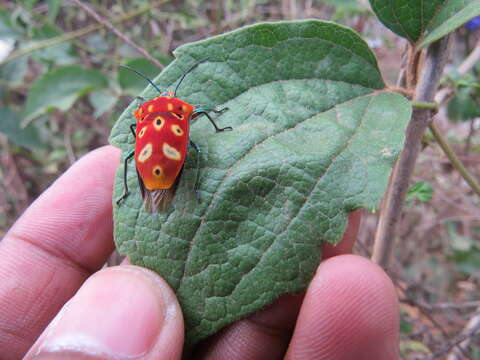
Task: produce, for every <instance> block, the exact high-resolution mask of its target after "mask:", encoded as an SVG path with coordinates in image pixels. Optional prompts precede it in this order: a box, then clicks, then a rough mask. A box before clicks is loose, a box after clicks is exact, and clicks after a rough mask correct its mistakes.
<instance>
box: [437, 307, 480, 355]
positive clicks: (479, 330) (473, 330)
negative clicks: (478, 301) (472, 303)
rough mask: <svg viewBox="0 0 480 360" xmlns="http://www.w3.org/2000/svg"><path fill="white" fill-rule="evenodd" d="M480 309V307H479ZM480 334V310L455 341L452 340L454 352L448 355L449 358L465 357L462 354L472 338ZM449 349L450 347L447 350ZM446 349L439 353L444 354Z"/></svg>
mask: <svg viewBox="0 0 480 360" xmlns="http://www.w3.org/2000/svg"><path fill="white" fill-rule="evenodd" d="M479 311H480V308H479ZM479 335H480V312H478V313H477V314H476V315H475V316H473V317H472V318H471V319H470V321H469V322H468V323H467V325H466V326H465V329H464V330H463V331H462V335H460V336H459V337H458V338H457V339H456V340H455V341H453V342H452V344H450V345H452V346H450V349H451V348H452V347H454V346H455V348H454V349H453V350H452V352H451V353H450V354H449V355H448V357H447V360H461V359H464V357H462V355H463V354H464V352H465V351H466V350H467V348H468V346H469V345H470V343H471V341H472V339H473V338H474V337H476V336H479ZM446 351H448V349H447V350H446ZM446 351H445V349H444V350H443V351H442V352H441V353H439V356H438V357H440V356H442V355H443V354H444V353H445V352H446Z"/></svg>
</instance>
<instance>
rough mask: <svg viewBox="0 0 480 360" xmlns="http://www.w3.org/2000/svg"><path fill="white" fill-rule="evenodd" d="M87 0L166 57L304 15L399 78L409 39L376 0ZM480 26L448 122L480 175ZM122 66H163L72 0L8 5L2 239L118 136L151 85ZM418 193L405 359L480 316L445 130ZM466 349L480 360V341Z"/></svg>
mask: <svg viewBox="0 0 480 360" xmlns="http://www.w3.org/2000/svg"><path fill="white" fill-rule="evenodd" d="M85 3H87V4H88V5H89V6H91V7H92V8H93V9H95V11H96V12H97V13H98V14H99V15H100V16H102V17H103V18H105V19H108V20H109V21H110V22H112V23H113V24H114V25H115V27H116V28H117V29H118V30H119V31H120V32H121V33H122V34H123V35H124V36H125V37H128V38H129V39H131V40H132V41H134V42H135V43H136V44H138V45H139V46H141V47H142V48H144V49H145V50H146V51H147V52H148V53H149V54H150V55H151V56H152V57H154V58H155V59H157V60H158V61H159V62H160V63H161V64H163V65H167V64H168V63H169V62H170V61H171V59H172V50H173V49H175V48H176V47H178V46H179V45H181V44H184V43H187V42H191V41H195V40H199V39H203V38H206V37H208V36H212V35H216V34H219V33H223V32H226V31H229V30H233V29H236V28H238V27H240V26H242V25H245V24H251V23H255V22H259V21H275V20H289V19H300V18H318V19H322V20H332V21H336V22H338V23H342V24H344V25H346V26H349V27H352V28H353V29H355V30H356V31H358V32H359V33H360V34H362V36H363V37H364V38H365V39H366V41H367V42H368V43H369V45H370V46H371V47H372V48H373V50H374V51H375V53H376V55H377V58H378V60H379V63H380V67H381V69H382V72H383V74H384V77H385V79H386V81H387V82H389V83H392V84H394V83H395V81H396V78H397V76H398V73H399V70H400V64H401V59H402V53H403V51H404V50H405V42H404V40H402V39H400V38H398V37H397V36H395V35H394V34H392V33H390V32H389V31H388V30H386V29H385V28H384V27H383V26H382V25H381V24H379V22H378V21H377V20H376V19H375V17H374V16H373V14H372V13H371V12H370V10H369V7H368V2H367V1H366V0H322V1H320V0H301V1H294V0H281V1H267V0H239V1H234V0H199V1H194V0H185V1H180V0H172V1H168V0H163V1H147V0H133V1H121V0H117V1H108V0H97V1H86V2H85ZM479 28H480V19H477V18H475V19H473V20H471V21H470V22H469V23H468V24H467V25H466V26H464V27H462V28H461V29H459V30H457V32H456V33H455V34H454V35H453V36H454V37H455V41H454V50H453V56H452V59H451V63H450V65H449V67H448V71H447V74H446V75H445V77H444V80H443V82H442V86H443V87H447V86H448V87H450V88H453V89H454V92H453V96H452V97H451V98H450V99H449V101H447V102H446V105H445V106H443V107H442V108H441V109H440V111H439V114H438V115H437V119H436V122H437V125H438V126H439V127H440V128H441V130H442V132H443V133H445V134H446V136H447V138H448V140H449V141H450V143H451V144H452V146H453V147H454V149H455V151H456V152H457V154H458V155H459V157H460V158H461V159H462V161H463V162H464V163H465V164H466V166H467V167H468V168H469V170H470V171H471V172H472V173H473V174H474V175H475V176H476V177H477V178H478V177H479V173H480V139H479V136H478V128H479V125H480V122H479V119H478V118H479V117H480V106H479V103H480V82H479V71H480V67H479V66H478V64H477V66H476V67H474V68H473V71H471V72H469V73H468V74H466V75H463V76H459V75H458V74H457V72H456V69H457V68H458V66H459V64H461V63H462V61H464V59H465V58H466V57H467V55H468V54H469V53H470V52H471V51H472V50H473V49H474V47H475V44H477V43H478V42H479V39H480V33H479ZM119 64H126V65H129V66H132V67H134V68H135V69H137V70H139V71H141V72H143V73H144V74H146V75H147V76H149V77H154V76H155V75H156V74H158V72H160V70H161V69H159V68H158V67H157V66H156V65H154V64H152V63H151V62H150V61H148V60H146V59H144V58H143V57H141V55H140V54H139V53H138V52H137V51H136V50H135V49H133V48H132V47H130V46H129V45H127V44H126V43H125V41H124V39H121V38H119V37H118V36H116V35H115V34H113V33H112V31H110V30H108V29H106V28H105V27H104V26H102V25H101V24H99V23H98V22H96V21H95V19H93V18H92V17H91V16H89V15H88V14H87V13H85V12H84V11H83V10H82V9H80V8H78V7H77V6H76V5H75V3H73V2H70V1H66V0H65V1H62V0H43V1H40V0H18V1H13V2H12V1H7V0H0V178H1V179H2V181H1V183H0V186H1V188H0V235H1V236H3V235H4V234H5V232H6V231H7V229H8V228H9V227H10V226H11V224H12V223H13V222H14V221H15V220H16V218H17V217H18V216H19V215H20V214H21V213H22V211H23V210H24V209H25V208H26V207H27V206H28V205H29V204H30V203H31V202H32V201H33V200H34V199H35V198H36V197H37V196H38V195H39V194H40V193H41V192H42V191H43V190H45V188H46V187H48V186H49V185H50V184H51V183H52V182H53V181H54V179H55V178H57V177H58V176H59V174H61V173H62V172H63V171H65V169H66V168H68V167H69V166H70V165H71V164H72V163H73V162H75V161H76V160H77V159H78V158H79V157H80V156H82V155H83V154H85V153H86V152H88V151H90V150H92V149H95V148H97V147H99V146H102V145H106V144H107V138H108V135H109V132H110V128H111V126H112V125H113V123H114V122H115V120H116V119H117V118H118V116H119V115H120V114H121V112H122V111H123V109H124V108H125V107H126V106H127V105H128V104H129V102H130V101H131V100H132V99H133V97H135V96H136V95H137V94H138V93H140V91H141V90H142V89H143V88H145V86H146V83H145V81H144V80H143V79H142V78H140V77H138V76H137V75H135V74H133V73H131V72H129V71H127V70H124V69H121V68H119ZM292 66H295V64H293V63H292ZM440 91H441V90H440ZM85 176H88V174H85ZM406 202H407V205H406V207H405V211H404V214H403V219H402V223H401V228H400V231H399V237H400V238H401V244H402V246H401V247H399V248H398V249H397V250H396V259H395V265H394V270H392V274H391V276H392V278H393V279H394V281H395V282H396V285H397V289H398V292H399V297H400V299H401V304H402V312H401V320H402V321H401V332H402V341H401V350H402V357H403V358H404V359H423V358H428V357H429V356H433V355H435V354H439V353H440V354H441V356H440V357H436V358H443V357H442V356H443V355H444V354H443V353H442V351H443V350H442V349H445V346H446V344H448V342H449V341H450V339H452V338H454V337H455V336H458V334H459V333H460V332H461V331H462V329H463V328H464V327H465V326H466V324H467V323H468V321H470V320H471V319H472V318H474V316H475V314H476V315H477V316H479V315H478V312H479V309H480V294H479V291H478V289H479V283H480V242H479V240H480V212H479V211H478V206H479V199H478V198H477V197H476V196H475V195H474V194H473V193H472V191H471V189H470V188H469V187H468V186H467V185H466V184H465V183H464V181H463V180H462V178H461V177H460V176H459V175H458V173H456V172H455V171H454V170H453V168H452V166H451V165H450V163H449V162H448V159H446V157H445V156H444V155H443V153H442V152H441V151H440V149H439V148H438V146H437V145H436V144H435V143H434V142H433V140H432V137H429V136H425V148H424V150H423V152H422V154H421V156H420V159H419V162H418V164H417V168H416V174H415V183H414V184H412V187H411V189H410V191H409V194H408V197H407V200H406ZM376 221H377V215H376V214H367V213H365V214H364V216H363V222H362V226H361V231H360V234H359V241H358V243H357V247H356V252H357V253H359V254H362V255H365V256H369V255H370V251H371V248H372V239H373V234H374V230H375V226H376ZM398 243H400V242H398ZM479 318H480V316H479ZM478 341H479V340H477V342H478ZM446 352H447V351H444V353H446ZM461 356H465V358H472V359H480V344H478V343H475V341H472V342H471V344H470V350H469V351H468V353H465V352H464V353H462V354H461ZM467 356H468V357H467Z"/></svg>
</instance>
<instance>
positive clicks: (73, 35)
mask: <svg viewBox="0 0 480 360" xmlns="http://www.w3.org/2000/svg"><path fill="white" fill-rule="evenodd" d="M168 1H169V0H161V1H156V2H152V3H151V4H149V5H148V6H146V7H144V8H141V9H138V10H136V11H132V12H130V13H128V14H125V15H123V16H120V17H118V18H115V19H111V20H109V21H110V22H111V23H112V24H117V23H121V22H124V21H127V20H130V19H132V18H134V17H137V16H139V15H141V14H143V13H145V12H147V11H149V10H151V9H153V8H155V7H158V6H160V5H162V4H164V3H166V2H168ZM104 26H105V24H98V25H90V26H87V27H86V28H83V29H79V30H75V31H72V32H69V33H66V34H63V35H61V36H57V37H54V38H51V39H47V40H41V41H36V42H35V43H33V44H32V45H30V46H26V47H24V48H22V49H19V50H16V51H14V52H12V53H11V54H10V55H9V56H8V57H6V58H5V59H4V60H3V61H1V62H0V65H3V64H5V63H7V62H9V61H12V60H15V59H16V58H19V57H20V56H23V55H28V54H30V53H31V52H33V51H36V50H40V49H44V48H47V47H51V46H55V45H58V44H61V43H64V42H67V41H70V40H73V39H77V38H79V37H82V36H85V35H87V34H90V33H91V32H94V31H97V30H100V29H102V28H103V27H104Z"/></svg>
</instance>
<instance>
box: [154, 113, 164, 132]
mask: <svg viewBox="0 0 480 360" xmlns="http://www.w3.org/2000/svg"><path fill="white" fill-rule="evenodd" d="M164 124H165V119H164V118H163V117H161V116H157V117H156V118H155V119H153V126H154V127H155V130H157V131H160V130H161V129H162V127H163V125H164Z"/></svg>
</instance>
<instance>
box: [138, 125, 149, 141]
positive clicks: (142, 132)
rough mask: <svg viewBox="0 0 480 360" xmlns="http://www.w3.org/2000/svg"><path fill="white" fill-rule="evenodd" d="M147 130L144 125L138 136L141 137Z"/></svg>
mask: <svg viewBox="0 0 480 360" xmlns="http://www.w3.org/2000/svg"><path fill="white" fill-rule="evenodd" d="M146 131H147V127H146V126H145V127H143V128H142V130H140V132H139V133H138V137H139V138H140V139H141V138H142V137H143V135H145V132H146Z"/></svg>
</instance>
